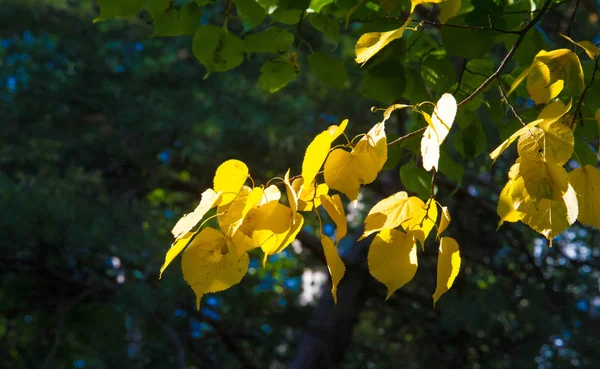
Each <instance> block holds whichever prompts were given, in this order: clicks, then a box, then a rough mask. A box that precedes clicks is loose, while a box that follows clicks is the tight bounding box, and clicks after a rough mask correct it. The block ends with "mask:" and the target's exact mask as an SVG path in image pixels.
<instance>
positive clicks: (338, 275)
mask: <svg viewBox="0 0 600 369" xmlns="http://www.w3.org/2000/svg"><path fill="white" fill-rule="evenodd" d="M321 244H322V245H323V252H324V253H325V260H326V261H327V269H329V275H331V285H332V287H331V294H332V295H333V301H334V302H335V303H336V304H337V286H338V284H339V283H340V281H341V280H342V277H344V273H346V266H345V265H344V262H343V261H342V258H341V257H340V254H339V253H338V250H337V245H336V244H335V243H334V242H333V240H332V239H331V238H329V237H327V236H325V235H323V234H321Z"/></svg>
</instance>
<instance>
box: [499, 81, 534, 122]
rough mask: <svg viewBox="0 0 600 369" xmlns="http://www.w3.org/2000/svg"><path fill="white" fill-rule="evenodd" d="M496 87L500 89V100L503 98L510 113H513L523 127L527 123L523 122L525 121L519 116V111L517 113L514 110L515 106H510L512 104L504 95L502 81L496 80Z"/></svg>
mask: <svg viewBox="0 0 600 369" xmlns="http://www.w3.org/2000/svg"><path fill="white" fill-rule="evenodd" d="M498 89H499V90H500V96H502V100H504V102H505V103H506V105H508V107H509V108H510V110H511V111H512V113H513V114H514V115H515V117H516V118H517V119H518V120H519V122H521V124H522V125H523V127H525V126H526V125H527V124H525V122H524V121H523V119H522V118H521V116H520V115H519V113H517V111H516V110H515V107H514V106H512V104H511V103H510V101H508V98H507V97H506V93H505V92H504V89H503V88H502V82H501V81H498Z"/></svg>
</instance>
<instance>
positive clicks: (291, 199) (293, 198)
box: [283, 169, 302, 216]
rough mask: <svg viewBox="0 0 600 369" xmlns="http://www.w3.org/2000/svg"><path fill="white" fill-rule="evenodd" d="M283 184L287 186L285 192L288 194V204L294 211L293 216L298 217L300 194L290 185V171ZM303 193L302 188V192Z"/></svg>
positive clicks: (286, 174)
mask: <svg viewBox="0 0 600 369" xmlns="http://www.w3.org/2000/svg"><path fill="white" fill-rule="evenodd" d="M283 183H284V184H285V191H286V193H287V198H288V203H289V204H290V209H292V214H293V216H296V213H297V212H298V193H297V192H296V190H295V189H294V188H293V187H292V184H291V183H290V170H289V169H288V171H287V172H286V173H285V177H284V179H283ZM301 191H302V186H300V192H301Z"/></svg>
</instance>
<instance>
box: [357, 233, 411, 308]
mask: <svg viewBox="0 0 600 369" xmlns="http://www.w3.org/2000/svg"><path fill="white" fill-rule="evenodd" d="M368 265H369V272H370V273H371V275H372V276H373V277H374V278H375V279H377V280H378V281H379V282H381V283H383V284H385V286H386V287H387V290H388V293H387V296H386V298H385V299H386V300H387V299H389V298H390V296H392V293H394V291H396V290H397V289H398V288H400V287H402V286H404V285H405V284H406V283H408V282H410V281H411V280H412V279H413V277H414V276H415V273H416V272H417V267H418V261H417V243H416V242H415V239H414V238H413V237H412V236H410V235H408V234H406V233H404V232H401V231H397V230H395V229H388V228H386V229H383V230H381V232H379V233H378V234H377V236H375V238H374V239H373V242H371V246H370V247H369V255H368Z"/></svg>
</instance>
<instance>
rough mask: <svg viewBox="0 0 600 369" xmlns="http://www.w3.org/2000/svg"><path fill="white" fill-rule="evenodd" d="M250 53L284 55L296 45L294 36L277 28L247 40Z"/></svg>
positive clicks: (249, 37) (259, 33)
mask: <svg viewBox="0 0 600 369" xmlns="http://www.w3.org/2000/svg"><path fill="white" fill-rule="evenodd" d="M245 43H246V51H247V52H248V53H282V52H286V51H287V50H288V49H289V48H290V47H292V44H293V43H294V35H292V34H291V33H289V32H287V31H284V30H283V29H281V28H279V27H277V26H275V27H272V28H269V29H267V30H265V31H262V32H258V33H254V34H252V35H249V36H247V37H246V39H245Z"/></svg>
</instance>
